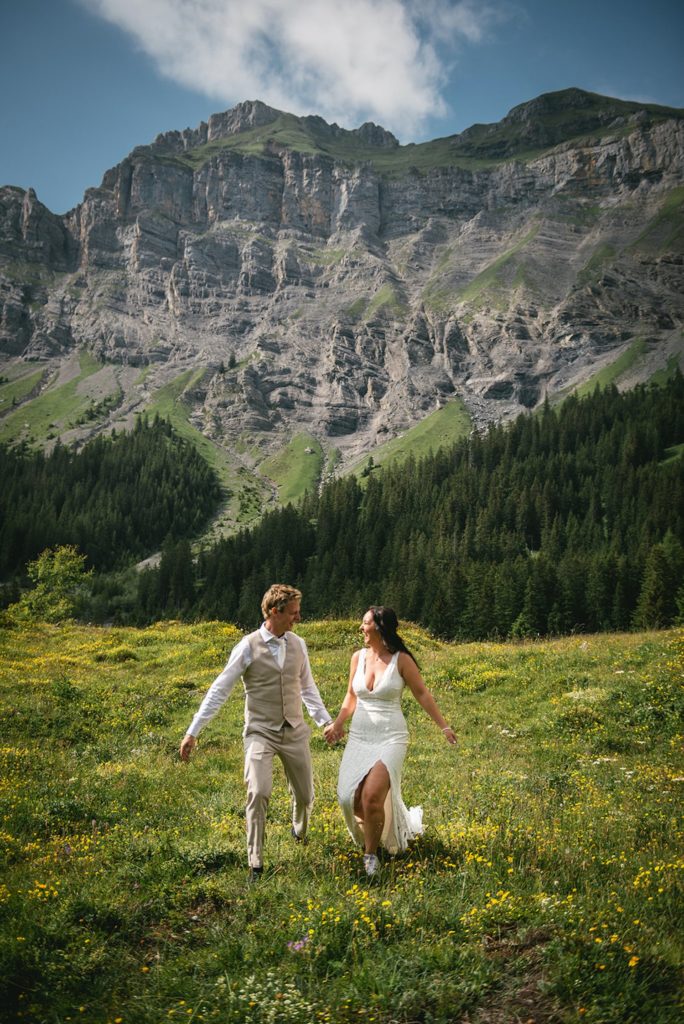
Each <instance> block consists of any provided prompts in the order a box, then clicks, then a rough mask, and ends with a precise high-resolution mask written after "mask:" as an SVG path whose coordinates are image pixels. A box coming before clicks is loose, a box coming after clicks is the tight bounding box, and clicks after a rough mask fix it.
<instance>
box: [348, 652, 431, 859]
mask: <svg viewBox="0 0 684 1024" xmlns="http://www.w3.org/2000/svg"><path fill="white" fill-rule="evenodd" d="M398 658H399V654H398V653H397V654H394V655H393V656H392V660H391V661H390V663H389V665H388V666H387V668H386V669H385V671H384V673H383V675H382V676H380V677H379V678H378V679H376V682H375V685H374V687H373V689H372V690H368V689H367V688H366V651H365V649H363V650H361V651H359V661H358V664H357V666H356V674H355V675H354V678H353V680H352V687H353V690H354V693H355V694H356V709H355V711H354V715H353V717H352V721H351V727H350V729H349V738H348V740H347V745H346V747H345V750H344V754H343V756H342V763H341V764H340V775H339V779H338V783H337V798H338V800H339V802H340V807H341V808H342V812H343V814H344V820H345V822H346V825H347V828H348V829H349V832H350V834H351V837H352V839H353V840H354V842H355V843H357V844H358V845H359V846H363V827H362V823H361V822H360V821H359V819H358V818H357V817H356V815H355V814H354V796H355V794H356V790H357V789H358V787H359V783H360V782H361V781H362V780H363V779H364V778H365V777H366V775H368V772H369V771H370V770H371V768H372V767H373V766H374V765H375V764H377V763H378V761H382V763H383V764H384V765H385V767H386V768H387V771H388V773H389V777H390V790H389V793H388V794H387V800H386V801H385V824H384V827H383V831H382V837H381V840H380V841H381V843H382V845H383V846H384V847H385V848H386V849H387V850H388V851H389V852H390V853H397V851H399V850H405V849H406V847H407V846H408V844H409V843H410V841H411V840H412V839H413V837H414V836H416V835H418V834H419V833H421V832H422V831H423V810H422V808H421V807H406V805H405V804H404V802H403V800H402V799H401V769H402V765H403V763H404V758H405V757H406V749H407V747H408V729H407V727H406V721H405V719H404V716H403V714H402V711H401V694H402V690H403V689H404V680H403V679H402V677H401V675H400V673H399V669H398V668H397V660H398Z"/></svg>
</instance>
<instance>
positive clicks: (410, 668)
mask: <svg viewBox="0 0 684 1024" xmlns="http://www.w3.org/2000/svg"><path fill="white" fill-rule="evenodd" d="M301 598H302V595H301V592H300V591H299V590H297V589H296V588H295V587H290V586H286V585H285V584H281V583H276V584H274V585H273V586H272V587H270V588H269V589H268V590H267V592H266V593H265V594H264V597H263V600H262V603H261V610H262V613H263V616H264V622H263V624H262V625H261V626H260V628H259V629H258V630H256V631H255V632H254V633H250V634H248V635H247V636H244V637H243V638H242V640H240V642H239V643H238V644H236V646H235V647H234V648H233V650H232V652H231V654H230V658H229V659H228V664H227V665H226V667H225V668H224V669H223V671H222V672H221V673H220V674H219V675H218V676H217V677H216V679H215V680H214V682H213V683H212V684H211V686H210V688H209V690H208V692H207V694H206V696H205V698H204V700H203V701H202V703H201V705H200V708H199V710H198V712H197V714H196V715H195V717H194V718H193V720H192V723H191V725H190V728H189V729H188V731H187V733H186V735H185V737H184V738H183V741H182V743H181V748H180V756H181V758H182V759H183V760H184V761H187V760H188V759H189V757H190V754H191V752H192V750H193V748H194V747H195V745H196V743H197V736H199V734H200V732H201V730H202V729H203V728H204V726H205V725H206V724H207V722H209V721H210V720H211V719H212V718H213V717H214V715H215V714H216V713H217V711H218V710H219V708H220V707H221V706H222V705H223V704H224V702H225V701H226V700H227V698H228V696H229V695H230V693H231V691H232V690H233V687H234V686H235V683H236V682H237V680H238V679H239V678H240V677H242V680H243V684H244V688H245V728H244V732H243V738H244V748H245V784H246V786H247V806H246V825H247V856H248V863H249V872H250V880H251V881H256V880H257V879H258V878H259V877H260V875H261V873H262V871H263V845H264V835H265V829H266V811H267V808H268V802H269V799H270V796H271V790H272V785H273V757H274V755H277V756H278V757H279V758H280V760H281V761H282V764H283V768H284V770H285V775H286V778H287V783H288V788H289V790H290V793H291V795H292V828H291V832H292V835H293V837H294V839H295V840H297V841H299V842H303V841H304V840H305V838H306V832H307V827H308V823H309V816H310V813H311V808H312V806H313V800H314V786H313V770H312V762H311V751H310V749H309V736H310V732H311V730H310V729H309V726H308V725H307V724H306V722H305V721H304V718H303V715H302V703H304V705H305V707H306V709H307V711H308V713H309V715H310V716H311V718H312V719H313V720H314V722H315V723H316V725H318V726H321V727H323V729H324V732H325V738H326V741H327V742H328V743H336V742H337V741H338V740H340V739H341V738H342V736H343V735H344V723H345V722H346V720H347V719H348V718H351V719H352V723H351V727H350V730H349V738H348V741H347V744H346V746H345V749H344V754H343V757H342V763H341V765H340V773H339V780H338V785H337V796H338V800H339V802H340V807H341V808H342V812H343V814H344V819H345V822H346V825H347V828H348V829H349V832H350V834H351V836H352V839H353V840H354V842H355V843H357V845H359V846H363V848H364V857H363V861H364V868H365V871H366V874H367V875H368V876H369V877H372V876H373V875H375V874H376V873H377V871H378V866H379V865H378V857H377V852H378V847H379V846H380V845H381V844H382V845H383V846H384V847H385V848H386V849H387V850H388V851H389V852H390V853H396V852H397V851H399V850H405V849H406V847H407V845H408V843H409V842H410V840H411V839H412V838H413V837H414V836H415V835H417V834H418V833H420V832H422V830H423V826H422V820H421V819H422V811H421V808H420V807H411V808H408V807H406V806H405V804H404V802H403V800H402V798H401V769H402V765H403V762H404V757H405V756H406V750H407V747H408V729H407V728H406V721H405V720H404V716H403V714H402V711H401V695H402V691H403V689H404V686H408V688H409V690H410V691H411V693H412V694H413V696H414V697H415V698H416V700H417V701H418V703H419V704H420V705H421V707H423V708H424V709H425V711H426V712H427V713H428V715H429V716H430V717H431V718H432V719H433V721H434V722H435V723H436V725H437V726H438V727H439V729H440V730H441V731H442V735H443V736H444V738H445V739H446V740H447V742H448V743H451V744H453V743H455V742H456V735H455V733H454V731H453V729H452V728H451V727H450V726H449V725H447V723H446V721H445V720H444V718H443V717H442V714H441V713H440V710H439V708H438V707H437V703H436V701H435V699H434V697H433V696H432V694H431V693H430V691H429V690H428V688H427V686H426V685H425V683H424V681H423V679H422V676H421V674H420V670H419V668H418V665H417V663H416V660H415V658H414V657H413V655H412V654H411V652H410V651H409V650H408V648H407V647H406V645H405V644H404V642H403V640H402V639H401V637H400V636H399V634H398V633H397V627H398V622H397V617H396V615H395V613H394V611H393V610H392V609H391V608H387V607H372V608H369V609H368V611H367V612H366V614H365V615H364V616H363V621H362V623H361V632H362V634H363V641H364V645H363V648H362V649H361V650H359V651H356V652H355V653H354V654H353V655H352V659H351V665H350V670H349V685H348V687H347V693H346V695H345V698H344V700H343V702H342V706H341V707H340V710H339V713H338V715H337V718H335V719H334V720H333V719H332V717H331V715H330V714H329V713H328V711H327V710H326V708H325V705H324V704H323V701H322V700H321V696H320V694H319V692H318V687H317V686H316V683H315V682H314V679H313V675H312V672H311V665H310V663H309V655H308V651H307V649H306V644H305V643H304V641H303V640H302V639H301V637H299V636H297V634H296V633H293V632H292V627H293V626H294V625H295V623H297V622H300V621H301V611H300V609H301Z"/></svg>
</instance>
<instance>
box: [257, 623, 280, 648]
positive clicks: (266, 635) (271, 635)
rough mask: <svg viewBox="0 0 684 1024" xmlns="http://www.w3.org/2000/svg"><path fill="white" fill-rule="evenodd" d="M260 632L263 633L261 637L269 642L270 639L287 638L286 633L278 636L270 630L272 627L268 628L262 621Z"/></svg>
mask: <svg viewBox="0 0 684 1024" xmlns="http://www.w3.org/2000/svg"><path fill="white" fill-rule="evenodd" d="M259 632H260V633H261V637H262V639H263V640H264V641H265V643H268V641H269V640H284V639H285V634H284V633H283V635H282V636H276V635H275V633H272V632H271V631H270V629H268V628H267V626H266V623H265V622H262V624H261V626H260V627H259Z"/></svg>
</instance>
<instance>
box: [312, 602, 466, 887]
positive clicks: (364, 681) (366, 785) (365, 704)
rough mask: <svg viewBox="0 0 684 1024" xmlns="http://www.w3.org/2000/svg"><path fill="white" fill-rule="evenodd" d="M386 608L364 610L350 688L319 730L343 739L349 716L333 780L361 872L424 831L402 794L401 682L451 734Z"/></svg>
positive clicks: (452, 738)
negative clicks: (358, 850) (381, 851)
mask: <svg viewBox="0 0 684 1024" xmlns="http://www.w3.org/2000/svg"><path fill="white" fill-rule="evenodd" d="M398 625H399V624H398V621H397V616H396V614H395V612H394V611H393V610H392V608H387V607H383V606H379V607H372V608H369V609H368V611H367V612H366V614H365V615H364V616H363V621H362V623H361V632H362V633H363V641H364V647H363V649H362V650H360V651H356V652H355V653H354V654H353V655H352V659H351V665H350V668H349V686H348V688H347V693H346V696H345V698H344V701H343V702H342V706H341V708H340V712H339V714H338V716H337V718H336V719H335V721H334V722H332V723H331V724H330V725H329V726H328V727H327V728H326V730H325V737H326V740H327V741H328V742H329V743H334V742H335V741H337V740H339V739H341V738H342V736H343V735H344V722H345V721H346V720H347V719H348V718H349V717H350V716H352V715H353V718H352V723H351V727H350V729H349V740H348V742H347V745H346V747H345V751H344V755H343V757H342V763H341V765H340V775H339V780H338V783H337V798H338V800H339V802H340V806H341V808H342V812H343V814H344V819H345V822H346V825H347V828H348V829H349V832H350V834H351V836H352V839H353V840H354V842H355V843H357V844H358V845H359V846H361V845H362V846H363V847H364V850H365V853H364V857H363V862H364V867H365V870H366V874H367V875H369V876H373V875H375V874H376V873H377V871H378V866H379V865H378V858H377V851H378V846H379V845H380V844H381V843H382V845H383V846H384V847H385V848H386V849H387V850H388V851H389V852H390V853H396V852H397V851H398V850H405V849H406V847H407V846H408V844H409V842H410V841H411V839H413V837H414V836H416V835H418V834H419V833H420V832H422V831H423V824H422V817H423V812H422V808H420V807H411V808H408V807H406V805H405V804H404V802H403V800H402V798H401V769H402V765H403V763H404V758H405V756H406V749H407V747H408V729H407V728H406V721H405V719H404V716H403V714H402V711H401V695H402V691H403V689H404V686H405V685H406V686H408V688H409V690H410V691H411V693H412V694H413V696H414V697H415V698H416V700H417V701H418V703H419V704H420V705H421V707H423V708H424V709H425V711H427V713H428V715H429V716H430V718H432V720H433V721H434V722H436V724H437V725H438V726H439V728H440V729H441V730H442V732H443V734H444V737H445V739H446V740H447V741H448V742H449V743H452V744H453V743H455V742H456V734H455V733H454V731H453V729H452V728H451V726H449V725H447V723H446V721H445V720H444V718H443V717H442V715H441V713H440V710H439V708H438V707H437V703H436V701H435V698H434V697H433V696H432V694H431V693H430V691H429V690H428V688H427V686H426V685H425V683H424V682H423V678H422V676H421V674H420V670H419V668H418V664H417V662H416V659H415V658H414V657H413V655H412V654H411V652H410V651H409V649H408V648H407V646H406V644H405V643H404V641H403V640H402V639H401V637H400V636H399V634H398V633H397V628H398Z"/></svg>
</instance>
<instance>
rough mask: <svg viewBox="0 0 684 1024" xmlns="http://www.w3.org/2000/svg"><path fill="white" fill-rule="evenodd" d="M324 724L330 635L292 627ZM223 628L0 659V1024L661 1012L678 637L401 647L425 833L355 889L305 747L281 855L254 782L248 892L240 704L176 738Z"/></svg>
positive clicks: (322, 761) (673, 872) (60, 632)
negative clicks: (420, 697) (430, 701)
mask: <svg viewBox="0 0 684 1024" xmlns="http://www.w3.org/2000/svg"><path fill="white" fill-rule="evenodd" d="M299 630H300V632H301V634H302V635H303V636H304V637H305V638H306V640H307V642H308V644H309V649H310V652H311V659H312V665H313V669H314V674H315V676H316V678H317V680H318V682H319V684H320V688H321V692H322V694H323V696H324V699H325V700H326V702H327V704H328V706H329V708H330V709H331V711H333V712H335V711H336V710H337V708H338V706H339V703H340V700H341V699H342V695H343V692H344V688H345V683H346V674H347V665H348V661H349V656H350V654H351V652H352V650H353V649H354V647H355V646H357V645H358V633H357V628H356V622H352V621H339V622H320V623H308V624H307V623H304V624H302V626H301V627H299ZM238 635H239V634H238V631H237V630H236V629H235V628H234V627H232V626H229V625H226V624H222V623H216V622H215V623H204V624H197V625H180V624H178V623H160V624H158V625H155V626H152V627H149V628H147V629H140V630H136V629H128V628H111V629H102V628H94V627H89V626H81V625H75V624H66V625H63V626H48V625H31V626H28V625H26V626H22V627H14V628H7V629H5V630H4V631H3V633H2V636H1V637H0V645H1V655H2V660H1V664H2V669H1V676H0V678H1V693H2V698H1V699H2V708H1V714H2V738H1V739H0V759H1V761H2V767H1V771H0V780H1V781H0V799H1V802H2V820H1V821H0V857H1V858H2V875H1V876H0V877H1V878H2V881H1V882H0V948H1V954H0V958H1V959H0V1018H1V1019H2V1020H7V1021H21V1022H41V1024H42V1022H49V1024H57V1022H59V1024H62V1022H67V1021H81V1022H84V1024H86V1022H87V1024H161V1022H164V1021H166V1022H181V1021H188V1022H190V1021H193V1022H197V1021H217V1022H221V1024H231V1022H248V1024H267V1022H268V1024H275V1022H296V1024H312V1022H336V1021H339V1022H344V1024H350V1022H352V1021H361V1020H363V1021H372V1022H376V1024H390V1022H406V1024H408V1022H434V1024H436V1022H447V1021H457V1022H462V1024H466V1022H467V1024H512V1022H527V1024H532V1022H534V1024H548V1022H551V1021H558V1022H576V1021H584V1022H593V1024H599V1022H602V1024H603V1022H606V1024H607V1022H614V1024H618V1022H619V1024H629V1022H633V1024H637V1022H638V1024H643V1022H648V1024H669V1022H673V1024H674V1021H678V1020H680V1019H681V1013H682V985H681V982H682V975H681V965H682V944H683V938H684V930H682V927H681V926H682V919H681V910H682V906H683V902H682V895H683V884H682V883H683V877H684V873H683V869H684V856H683V853H684V851H683V849H682V827H681V818H680V817H679V812H680V810H681V799H680V794H681V793H682V789H683V787H684V764H683V763H682V740H683V738H684V736H683V733H684V728H683V726H682V716H681V711H682V706H683V701H682V682H683V672H684V658H683V657H682V655H683V654H684V635H682V632H681V631H678V632H677V631H669V632H663V633H655V632H653V633H635V634H622V635H601V636H584V637H583V636H574V637H570V638H564V639H558V640H552V641H546V642H541V641H539V642H525V643H519V644H492V643H489V644H467V645H456V644H446V643H442V642H440V641H438V640H436V639H434V638H432V637H430V636H429V635H428V634H427V633H425V632H423V631H421V630H419V629H417V628H413V627H411V628H407V629H406V630H405V637H406V640H407V642H408V643H409V644H410V645H411V646H412V647H413V649H414V650H415V653H416V655H417V657H418V660H419V662H420V663H421V666H422V668H423V671H424V675H425V677H426V680H427V681H428V684H429V685H430V686H431V688H432V689H433V692H434V693H435V695H436V696H437V698H438V701H439V703H440V705H441V707H442V709H443V711H444V713H445V715H446V716H447V718H448V719H449V720H450V721H451V722H452V723H453V725H454V726H455V727H456V729H457V731H458V733H459V745H458V747H457V748H456V749H455V750H454V749H452V748H450V747H449V746H448V745H447V744H446V742H445V741H444V740H443V738H442V736H441V734H440V732H439V730H437V728H436V727H435V726H434V725H433V724H432V723H431V722H430V721H429V719H427V717H426V716H425V715H424V713H423V712H422V711H421V709H420V708H419V707H418V705H417V704H416V703H415V701H413V700H412V699H411V698H410V696H408V695H407V696H406V697H405V700H404V707H405V713H406V716H407V720H408V724H409V729H410V732H411V736H412V745H411V747H410V750H409V755H408V757H407V761H406V765H405V772H404V797H405V799H406V802H407V803H409V804H418V803H419V804H421V805H422V806H423V809H424V821H425V825H426V828H425V833H424V835H423V836H422V837H420V838H419V839H418V840H417V841H416V842H415V844H414V845H413V847H412V848H411V849H410V850H409V851H408V852H407V853H405V854H402V855H399V856H397V857H396V858H394V859H386V860H385V861H384V863H383V868H382V874H381V878H380V880H379V881H378V882H377V883H375V884H368V883H367V881H366V879H365V875H364V874H363V871H362V864H361V857H360V853H359V851H358V850H357V849H355V848H354V847H353V846H352V844H351V840H350V839H349V838H348V836H347V834H346V832H345V829H344V828H343V825H342V819H341V815H340V813H339V811H338V808H337V806H336V803H335V782H336V777H337V770H338V765H339V761H340V756H341V751H340V749H339V748H338V749H330V748H327V747H326V746H325V744H324V742H323V740H322V737H321V736H320V735H319V734H318V732H316V733H315V735H314V736H313V737H312V749H313V754H314V768H315V774H316V786H317V803H316V807H315V810H314V817H313V821H312V827H311V832H310V841H309V843H308V845H307V846H305V847H301V846H299V845H296V844H295V843H294V842H293V841H292V839H291V837H290V835H289V820H288V797H287V793H286V789H285V784H284V781H283V775H282V771H281V769H280V766H278V767H277V768H276V773H275V788H274V793H273V798H272V802H271V807H270V811H269V829H268V835H267V841H266V865H265V866H266V870H265V873H264V877H263V879H262V880H261V882H259V883H258V884H257V885H255V886H252V887H249V886H248V884H247V880H246V867H245V841H244V790H243V783H242V744H241V729H242V698H241V694H240V693H239V692H238V691H236V692H234V693H233V695H232V696H231V698H230V700H229V701H228V703H227V704H226V705H225V707H224V709H223V711H222V712H221V714H220V715H219V716H218V717H217V718H216V719H215V720H214V721H213V722H212V724H211V725H210V726H209V727H208V728H207V729H206V730H205V732H204V733H203V735H202V738H201V741H200V744H199V747H198V749H197V751H196V754H195V756H194V758H193V760H192V761H191V762H190V763H189V764H182V763H181V762H180V761H179V759H178V754H177V751H178V744H179V742H180V739H181V736H182V734H183V732H184V730H185V728H186V726H187V725H188V723H189V721H190V719H191V716H192V714H193V713H194V711H195V710H196V708H197V705H198V703H199V700H200V699H201V697H202V695H203V693H204V692H205V690H206V687H207V686H208V685H209V683H210V682H211V680H212V679H213V678H214V676H215V674H216V673H217V671H218V670H219V669H220V668H221V667H222V665H223V663H224V660H225V659H226V657H227V653H228V651H229V650H230V648H231V646H232V645H233V643H234V642H235V640H236V639H237V637H238Z"/></svg>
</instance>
